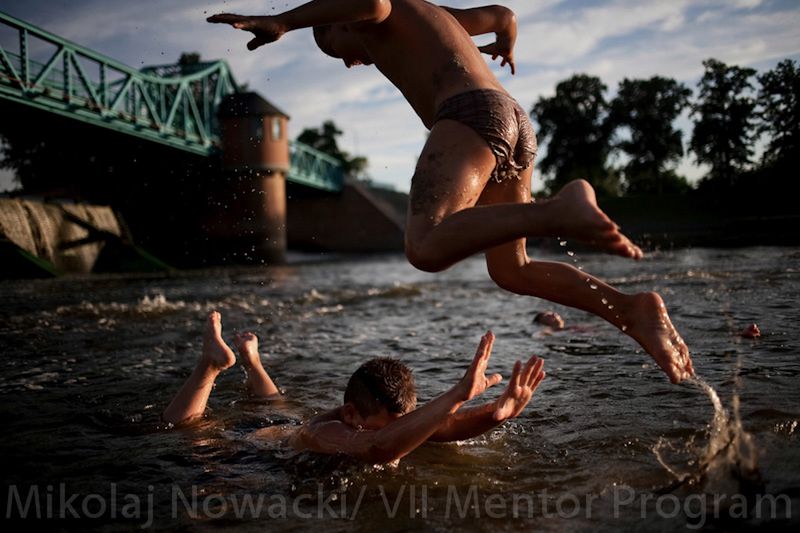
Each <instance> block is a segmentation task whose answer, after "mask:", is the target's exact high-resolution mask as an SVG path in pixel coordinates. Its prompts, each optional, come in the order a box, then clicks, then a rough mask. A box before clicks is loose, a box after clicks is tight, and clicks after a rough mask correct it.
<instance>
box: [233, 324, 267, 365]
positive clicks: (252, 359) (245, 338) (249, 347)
mask: <svg viewBox="0 0 800 533" xmlns="http://www.w3.org/2000/svg"><path fill="white" fill-rule="evenodd" d="M233 344H234V346H236V349H237V350H238V351H239V355H240V356H241V358H242V365H244V367H245V368H252V367H253V366H256V365H258V366H261V359H260V358H259V356H258V337H256V334H255V333H252V332H250V331H245V332H244V333H237V334H236V338H234V340H233Z"/></svg>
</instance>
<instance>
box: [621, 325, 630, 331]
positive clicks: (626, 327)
mask: <svg viewBox="0 0 800 533" xmlns="http://www.w3.org/2000/svg"><path fill="white" fill-rule="evenodd" d="M619 329H621V330H622V331H627V330H628V326H626V325H625V324H623V325H622V327H621V328H619Z"/></svg>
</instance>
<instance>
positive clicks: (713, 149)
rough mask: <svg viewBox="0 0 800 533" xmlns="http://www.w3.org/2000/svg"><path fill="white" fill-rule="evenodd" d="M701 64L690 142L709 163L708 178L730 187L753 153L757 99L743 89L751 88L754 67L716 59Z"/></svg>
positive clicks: (695, 150)
mask: <svg viewBox="0 0 800 533" xmlns="http://www.w3.org/2000/svg"><path fill="white" fill-rule="evenodd" d="M703 66H704V67H705V69H706V71H705V74H704V75H703V78H702V79H701V80H700V83H699V84H698V86H699V88H700V95H699V99H698V101H697V102H696V103H695V105H694V110H693V111H694V114H695V116H696V117H697V120H695V124H694V132H693V133H692V140H691V143H690V146H691V150H692V151H693V152H694V153H695V155H696V156H697V160H698V161H699V162H701V163H707V164H709V165H711V172H710V173H709V176H708V179H710V180H711V181H716V182H717V183H719V184H720V185H725V186H728V187H730V186H733V185H734V182H735V180H736V178H737V177H738V176H739V175H740V174H741V173H742V172H743V171H744V170H745V169H746V167H747V166H748V165H749V163H750V157H751V156H752V154H753V142H754V141H755V136H756V130H755V122H754V119H755V107H756V103H755V99H754V98H752V97H751V96H749V95H748V94H746V93H747V92H748V91H751V90H752V89H753V85H752V83H751V82H750V79H751V78H752V77H753V75H754V74H755V73H756V71H755V70H753V69H751V68H742V67H737V66H728V65H726V64H725V63H722V62H721V61H717V60H716V59H707V60H706V61H703Z"/></svg>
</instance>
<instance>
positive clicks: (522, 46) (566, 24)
mask: <svg viewBox="0 0 800 533" xmlns="http://www.w3.org/2000/svg"><path fill="white" fill-rule="evenodd" d="M330 1H335V0H330ZM301 3H302V2H301V1H297V0H281V1H272V0H262V1H260V2H253V1H250V0H230V1H210V0H136V1H129V0H69V1H68V0H22V1H21V0H0V11H4V12H6V13H8V14H10V15H12V16H14V17H17V18H21V19H23V20H25V21H27V22H30V23H32V24H34V25H36V26H39V27H41V28H43V29H46V30H48V31H50V32H52V33H55V34H57V35H59V36H61V37H64V38H66V39H69V40H71V41H74V42H77V43H79V44H82V45H84V46H86V47H89V48H92V49H94V50H96V51H98V52H101V53H103V54H105V55H107V56H110V57H112V58H114V59H117V60H120V61H122V62H124V63H126V64H128V65H130V66H135V67H141V66H144V65H152V64H164V63H173V62H175V61H176V60H177V59H178V57H179V56H180V54H181V53H182V52H198V53H200V54H201V56H202V58H203V59H204V60H210V59H224V60H226V61H227V62H228V63H229V64H230V65H231V67H232V69H233V73H234V76H235V78H236V80H237V81H238V82H239V83H247V84H248V86H249V89H250V90H255V91H257V92H258V93H260V94H261V95H262V96H264V97H265V98H267V99H268V100H270V101H271V102H272V103H274V104H275V105H277V106H278V107H279V108H281V109H282V110H283V111H285V112H286V113H288V114H289V115H290V116H291V121H290V126H289V127H290V132H289V133H290V136H292V137H295V136H297V135H298V134H299V133H300V132H301V131H302V130H303V129H304V128H307V127H317V126H319V125H320V124H321V123H322V122H323V121H324V120H327V119H332V120H334V121H335V122H336V124H337V125H338V126H339V127H340V129H342V130H343V131H344V135H343V136H342V138H341V139H340V145H341V147H342V148H343V149H345V150H347V151H349V152H351V153H353V154H357V155H364V156H366V157H368V158H369V161H370V167H369V169H368V173H369V174H370V176H371V177H372V179H373V180H374V181H376V182H379V183H383V184H386V185H389V186H392V187H394V188H396V189H398V190H403V191H407V190H408V188H409V184H410V181H411V175H412V174H413V170H414V165H415V162H416V158H417V156H418V154H419V153H420V151H421V149H422V145H423V143H424V142H425V138H426V133H427V132H426V129H425V127H424V126H423V125H422V123H421V122H420V121H419V119H418V118H417V117H416V115H415V114H414V113H413V111H412V110H411V108H410V107H409V106H408V104H407V103H406V102H405V100H404V99H403V97H402V96H401V95H400V93H399V92H398V91H397V90H396V89H395V88H394V87H393V86H392V85H391V84H390V83H389V82H388V81H386V80H385V79H384V78H383V77H382V76H381V74H380V73H379V72H378V71H377V70H376V69H375V68H374V67H354V68H352V69H347V68H346V67H345V66H344V64H343V63H342V62H341V61H339V60H335V59H332V58H329V57H327V56H325V55H324V54H322V53H321V52H320V51H318V50H317V48H316V46H315V45H314V42H313V38H312V35H311V31H310V30H299V31H296V32H290V33H287V34H286V35H284V36H283V37H282V38H281V39H280V40H279V41H278V42H276V43H273V44H270V45H266V46H264V47H261V48H259V49H258V50H256V51H253V52H250V51H248V50H247V49H246V47H245V44H246V43H247V41H248V40H249V39H250V34H249V33H245V32H241V31H237V30H234V29H232V28H230V27H229V26H225V25H212V24H208V23H206V22H205V18H206V17H207V16H208V15H211V14H214V13H219V12H231V13H240V14H254V15H255V14H273V13H278V12H281V11H284V10H286V9H290V8H293V7H296V6H297V5H300V4H301ZM482 3H485V2H478V1H472V0H450V1H449V2H448V3H447V4H446V5H450V6H453V7H474V6H477V5H481V4H482ZM501 3H504V5H506V6H508V7H510V8H511V9H513V10H514V11H515V12H516V14H517V22H518V30H519V35H518V38H517V44H516V50H515V58H516V63H517V74H516V76H512V75H511V74H510V72H509V70H508V69H507V68H506V69H501V68H500V66H499V61H498V62H496V63H495V64H494V65H493V67H492V68H493V70H494V72H495V74H496V75H497V76H498V79H499V80H500V81H501V83H503V85H504V86H505V87H506V88H507V89H508V90H509V92H510V93H511V94H512V95H513V96H514V97H515V98H516V99H517V100H518V101H519V102H520V103H521V104H522V106H523V107H524V108H525V109H527V110H530V108H531V107H532V105H533V104H534V103H535V102H536V101H537V100H538V99H539V98H540V97H547V96H551V95H553V93H554V91H555V85H556V84H557V83H558V82H559V81H561V80H563V79H566V78H568V77H569V76H571V75H572V74H575V73H588V74H591V75H595V76H598V77H600V78H601V79H602V80H603V82H604V83H605V84H606V85H607V86H608V87H609V92H608V96H609V98H610V97H613V94H614V92H615V90H616V86H617V84H618V83H619V81H621V80H622V79H623V78H631V79H634V78H649V77H651V76H654V75H660V76H667V77H672V78H675V79H677V80H678V81H681V82H683V83H685V84H687V85H688V86H689V87H691V88H693V89H694V88H695V85H696V83H697V81H698V79H699V78H700V76H701V75H702V70H703V67H702V61H703V60H704V59H707V58H710V57H714V58H716V59H719V60H721V61H723V62H725V63H728V64H733V65H739V66H749V67H753V68H755V69H757V70H758V71H759V72H762V71H765V70H769V69H771V68H773V67H774V66H775V65H776V64H777V63H778V62H779V61H780V60H781V59H784V58H792V59H795V60H798V59H800V1H798V0H606V1H600V0H510V1H506V2H502V1H501ZM491 40H492V39H491V36H481V37H478V38H476V43H478V44H485V43H488V42H491ZM486 59H487V61H489V62H491V59H490V58H489V57H486ZM0 120H1V118H0ZM677 124H678V126H679V127H681V128H682V129H685V130H686V132H687V133H686V134H685V135H684V144H686V143H687V142H688V131H690V119H689V118H688V117H687V116H683V117H681V118H680V119H679V120H678V123H677ZM678 171H679V172H680V173H682V174H683V175H685V176H687V177H689V178H690V180H696V179H698V178H699V177H700V176H701V175H702V174H703V173H704V169H703V168H702V167H697V165H696V163H695V161H694V160H693V159H692V158H691V157H687V158H685V160H684V161H683V162H682V163H681V165H680V167H679V169H678ZM9 187H10V177H9V175H8V174H7V173H6V174H5V175H0V190H3V189H7V188H9ZM539 188H541V176H540V175H539V173H538V170H537V171H535V172H534V189H539Z"/></svg>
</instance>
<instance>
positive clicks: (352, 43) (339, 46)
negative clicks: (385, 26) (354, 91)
mask: <svg viewBox="0 0 800 533" xmlns="http://www.w3.org/2000/svg"><path fill="white" fill-rule="evenodd" d="M314 40H315V41H316V43H317V46H318V47H319V49H320V50H322V51H323V52H325V54H327V55H329V56H331V57H333V58H335V59H341V60H342V61H344V64H345V65H346V66H347V68H350V67H351V66H353V65H371V64H372V59H371V58H370V57H369V54H367V52H366V51H365V50H364V47H363V46H362V45H361V43H360V42H359V41H358V39H356V38H355V37H354V36H353V34H352V33H351V32H350V30H348V29H347V27H346V26H344V25H342V24H335V25H326V26H314Z"/></svg>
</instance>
